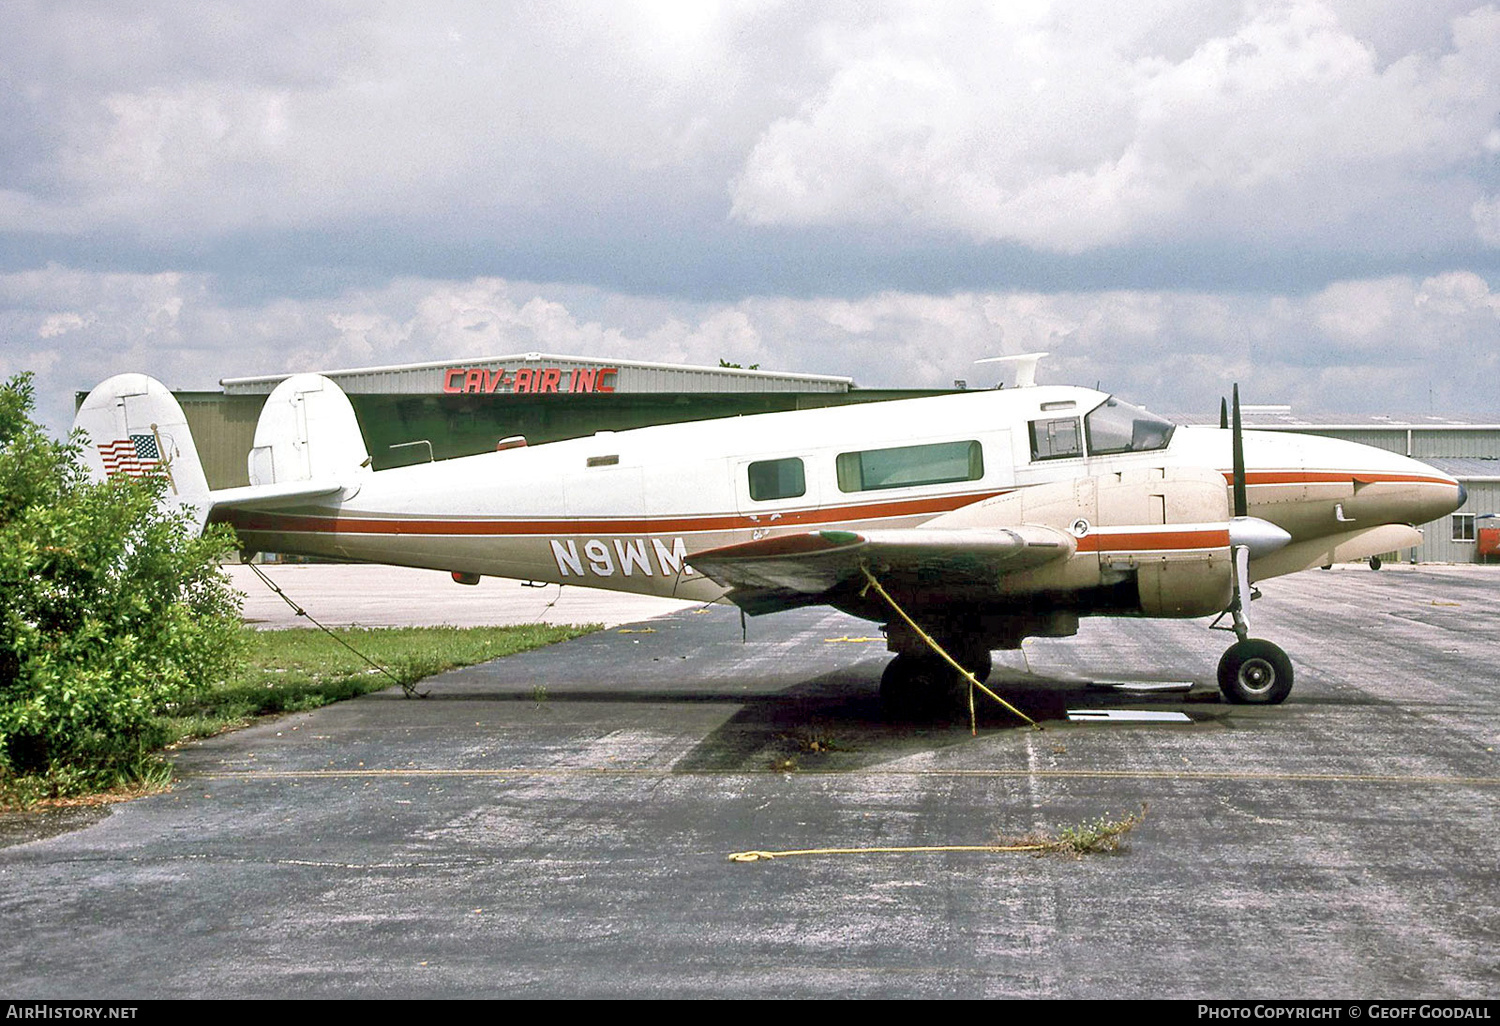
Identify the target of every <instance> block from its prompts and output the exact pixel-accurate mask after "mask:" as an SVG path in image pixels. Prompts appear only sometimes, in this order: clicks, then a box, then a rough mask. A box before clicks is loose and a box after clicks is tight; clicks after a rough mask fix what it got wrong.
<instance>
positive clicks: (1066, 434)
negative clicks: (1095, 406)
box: [1031, 417, 1083, 460]
mask: <svg viewBox="0 0 1500 1026" xmlns="http://www.w3.org/2000/svg"><path fill="white" fill-rule="evenodd" d="M1082 455H1083V439H1082V437H1081V436H1080V435H1079V432H1078V418H1077V417H1059V418H1058V419H1056V420H1034V421H1032V422H1031V458H1032V459H1034V460H1060V459H1062V458H1064V457H1066V456H1082Z"/></svg>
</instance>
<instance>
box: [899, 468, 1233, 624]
mask: <svg viewBox="0 0 1500 1026" xmlns="http://www.w3.org/2000/svg"><path fill="white" fill-rule="evenodd" d="M1229 519H1230V518H1229V493H1228V489H1227V488H1226V487H1225V483H1224V475H1223V474H1222V473H1221V472H1219V471H1217V470H1213V469H1210V468H1194V467H1169V468H1161V467H1151V468H1142V469H1140V470H1128V471H1121V472H1117V473H1109V474H1097V475H1093V476H1090V477H1081V478H1074V479H1071V480H1068V481H1059V482H1057V483H1055V484H1044V485H1034V486H1032V487H1029V488H1023V489H1021V490H1020V491H1016V492H1011V493H1009V494H1007V495H1002V496H997V497H996V498H993V499H989V500H986V501H984V502H982V503H976V504H975V505H973V506H968V507H965V508H963V509H960V510H955V511H954V512H953V513H949V514H947V515H945V516H943V517H940V518H938V520H937V521H934V522H931V523H930V524H929V525H928V526H931V527H945V528H968V527H974V528H979V527H993V526H1007V525H1011V526H1013V525H1016V524H1035V525H1039V526H1043V527H1051V528H1056V529H1058V530H1063V531H1067V532H1069V533H1070V534H1072V535H1073V537H1074V538H1075V539H1076V540H1077V551H1076V552H1075V553H1074V554H1073V556H1072V557H1071V558H1069V559H1066V560H1060V561H1056V562H1052V563H1048V564H1046V565H1044V566H1040V567H1038V568H1036V569H1034V570H1027V571H1023V572H1020V573H1011V574H1006V575H1004V576H1002V577H1001V578H1000V579H999V580H998V581H997V582H996V587H997V589H998V590H999V592H1000V593H1001V594H1003V595H1017V596H1019V595H1027V594H1038V593H1053V594H1058V595H1078V594H1084V593H1087V592H1089V591H1090V590H1091V589H1111V590H1115V593H1116V594H1118V590H1117V589H1120V588H1128V586H1129V583H1130V582H1132V581H1133V582H1134V584H1135V586H1136V590H1137V592H1138V594H1139V612H1141V613H1143V614H1145V615H1146V616H1164V617H1191V616H1207V615H1209V614H1212V613H1217V612H1219V611H1221V610H1223V609H1224V608H1225V607H1226V606H1227V605H1228V604H1229V599H1230V592H1231V590H1232V580H1233V561H1232V559H1231V556H1230V550H1229ZM1129 605H1130V603H1129V600H1128V593H1127V597H1125V600H1124V601H1123V602H1121V604H1120V607H1119V608H1118V611H1121V612H1126V611H1130V610H1129Z"/></svg>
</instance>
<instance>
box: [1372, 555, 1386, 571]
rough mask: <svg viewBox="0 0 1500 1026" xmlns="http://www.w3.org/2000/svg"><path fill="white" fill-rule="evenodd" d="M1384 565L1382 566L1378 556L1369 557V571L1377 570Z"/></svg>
mask: <svg viewBox="0 0 1500 1026" xmlns="http://www.w3.org/2000/svg"><path fill="white" fill-rule="evenodd" d="M1384 565H1385V564H1383V563H1382V562H1381V561H1380V557H1379V556H1371V557H1370V569H1371V570H1379V569H1380V568H1381V567H1382V566H1384Z"/></svg>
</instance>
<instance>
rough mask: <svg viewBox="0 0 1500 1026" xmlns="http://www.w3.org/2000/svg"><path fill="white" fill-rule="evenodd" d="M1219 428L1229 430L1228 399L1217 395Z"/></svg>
mask: <svg viewBox="0 0 1500 1026" xmlns="http://www.w3.org/2000/svg"><path fill="white" fill-rule="evenodd" d="M1219 430H1220V431H1228V430H1229V400H1228V399H1225V398H1224V397H1223V396H1220V397H1219Z"/></svg>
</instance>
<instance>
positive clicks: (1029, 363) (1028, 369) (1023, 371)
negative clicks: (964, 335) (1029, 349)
mask: <svg viewBox="0 0 1500 1026" xmlns="http://www.w3.org/2000/svg"><path fill="white" fill-rule="evenodd" d="M1048 355H1050V354H1048V353H1021V354H1020V355H1019V356H990V357H986V358H985V359H983V360H975V361H974V362H975V363H1008V364H1011V365H1012V366H1013V367H1014V368H1015V371H1016V378H1015V381H1013V382H1012V383H1011V385H1012V387H1013V388H1030V387H1031V386H1032V385H1035V384H1036V365H1037V364H1039V363H1041V362H1042V357H1044V356H1048ZM999 387H1001V388H1004V387H1005V385H1004V383H1003V382H1002V383H1001V384H1000V386H999Z"/></svg>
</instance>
